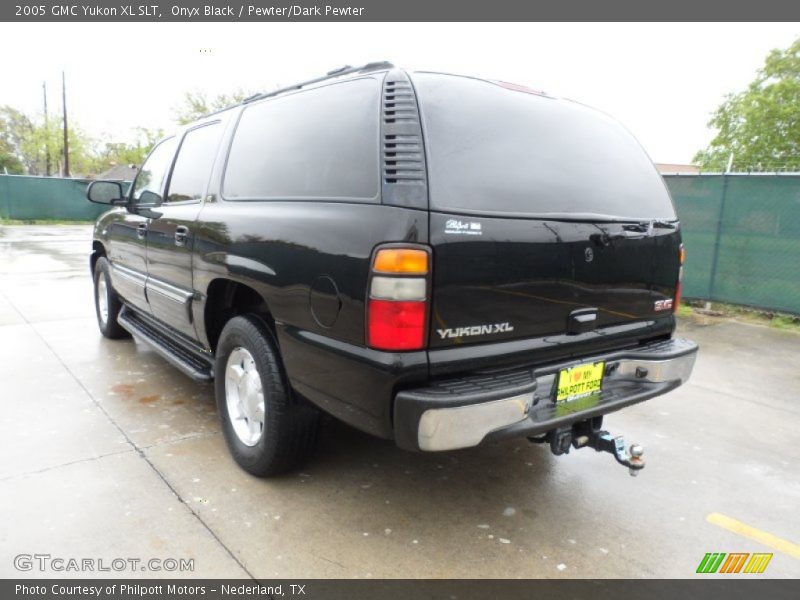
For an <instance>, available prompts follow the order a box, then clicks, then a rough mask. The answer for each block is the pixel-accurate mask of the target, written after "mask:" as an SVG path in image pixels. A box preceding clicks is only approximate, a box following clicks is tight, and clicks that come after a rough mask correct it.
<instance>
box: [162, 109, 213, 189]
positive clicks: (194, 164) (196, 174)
mask: <svg viewBox="0 0 800 600" xmlns="http://www.w3.org/2000/svg"><path fill="white" fill-rule="evenodd" d="M221 135H222V127H220V125H219V123H213V124H211V125H206V126H204V127H198V128H197V129H192V130H191V131H189V132H188V133H187V134H186V135H185V136H184V138H183V142H181V147H180V150H178V158H177V159H176V160H175V166H174V167H173V169H172V176H171V177H170V180H169V191H168V192H167V202H186V201H189V200H200V199H201V198H202V197H203V194H204V193H205V191H206V186H207V185H208V178H209V176H210V174H211V167H213V166H214V159H215V158H216V155H217V148H218V147H219V140H220V136H221Z"/></svg>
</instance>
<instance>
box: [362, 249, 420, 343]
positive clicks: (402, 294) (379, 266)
mask: <svg viewBox="0 0 800 600" xmlns="http://www.w3.org/2000/svg"><path fill="white" fill-rule="evenodd" d="M429 273H430V253H429V252H428V251H427V250H421V249H418V248H381V249H380V250H378V251H377V252H376V253H375V256H374V258H373V260H372V276H371V277H370V284H369V298H368V299H367V344H368V345H369V346H371V347H372V348H376V349H378V350H393V351H398V350H421V349H422V348H424V347H425V334H426V324H427V322H428V299H429V296H430V294H429V290H428V288H429Z"/></svg>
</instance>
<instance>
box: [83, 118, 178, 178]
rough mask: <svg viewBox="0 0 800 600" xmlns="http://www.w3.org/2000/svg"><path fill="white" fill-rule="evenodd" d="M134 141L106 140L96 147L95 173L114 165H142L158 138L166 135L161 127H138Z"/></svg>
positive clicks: (94, 153) (93, 169)
mask: <svg viewBox="0 0 800 600" xmlns="http://www.w3.org/2000/svg"><path fill="white" fill-rule="evenodd" d="M136 131H137V137H136V140H134V142H133V143H129V142H105V143H104V144H102V145H100V146H98V147H96V148H95V149H94V152H93V155H94V164H93V167H92V172H93V174H97V173H102V172H103V171H105V170H107V169H108V168H110V167H112V166H114V165H137V166H141V165H142V163H143V162H144V160H145V158H147V155H148V154H149V153H150V150H152V148H153V146H154V145H155V144H156V142H157V141H158V140H160V139H161V138H162V137H163V136H164V132H163V131H162V130H161V129H147V128H145V127H139V128H137V130H136Z"/></svg>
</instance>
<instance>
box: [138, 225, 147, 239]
mask: <svg viewBox="0 0 800 600" xmlns="http://www.w3.org/2000/svg"><path fill="white" fill-rule="evenodd" d="M136 237H138V238H139V239H140V240H143V239H144V238H145V237H147V223H139V226H138V227H137V228H136Z"/></svg>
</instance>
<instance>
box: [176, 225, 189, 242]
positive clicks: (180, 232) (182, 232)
mask: <svg viewBox="0 0 800 600" xmlns="http://www.w3.org/2000/svg"><path fill="white" fill-rule="evenodd" d="M188 237H189V228H188V227H186V226H185V225H178V226H177V227H176V228H175V245H176V246H185V245H186V239H187V238H188Z"/></svg>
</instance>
